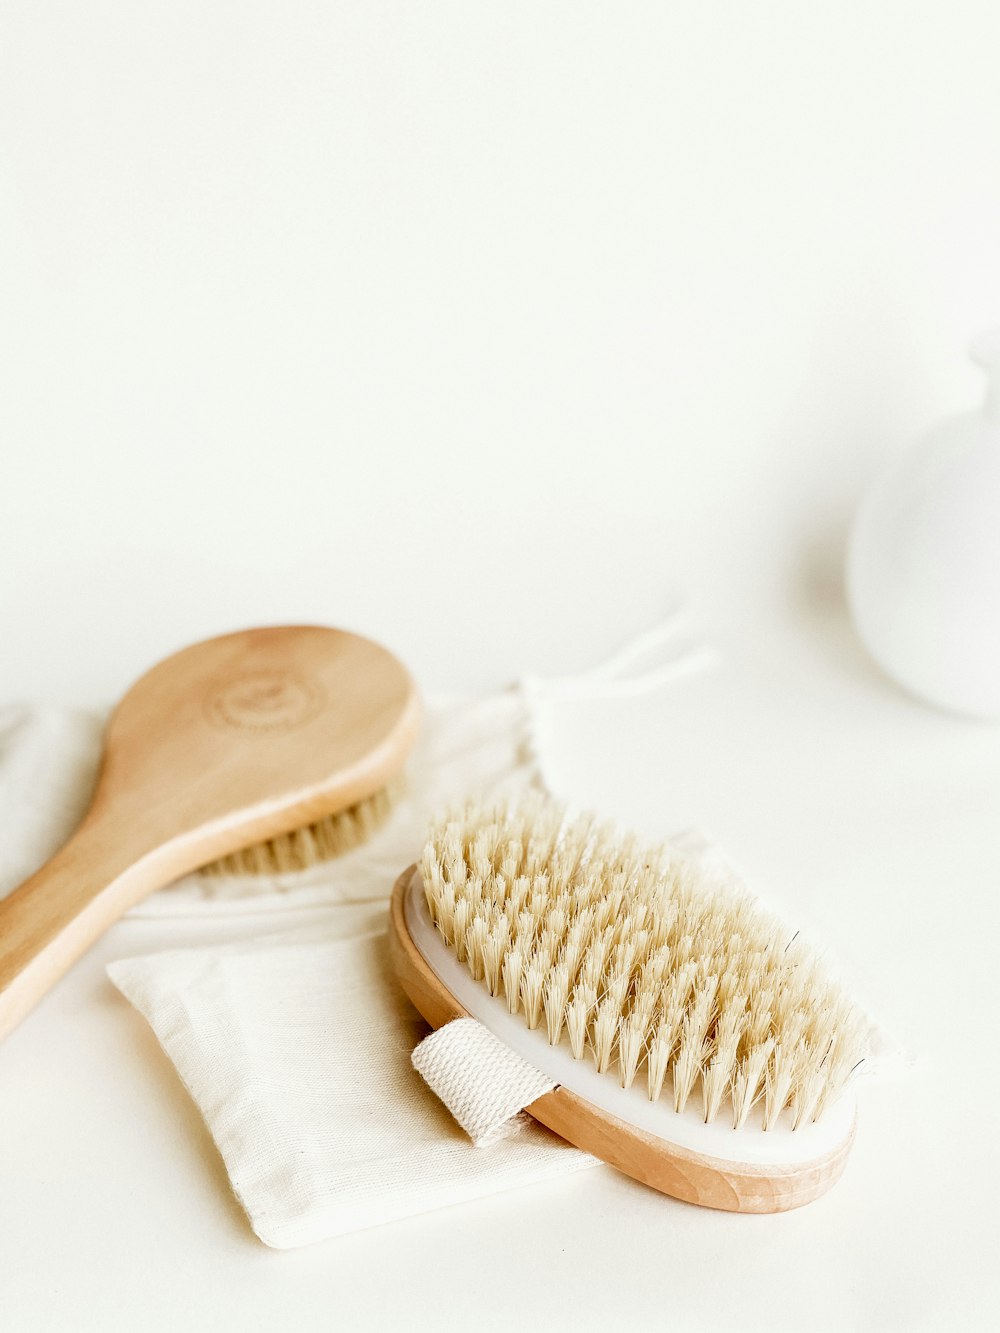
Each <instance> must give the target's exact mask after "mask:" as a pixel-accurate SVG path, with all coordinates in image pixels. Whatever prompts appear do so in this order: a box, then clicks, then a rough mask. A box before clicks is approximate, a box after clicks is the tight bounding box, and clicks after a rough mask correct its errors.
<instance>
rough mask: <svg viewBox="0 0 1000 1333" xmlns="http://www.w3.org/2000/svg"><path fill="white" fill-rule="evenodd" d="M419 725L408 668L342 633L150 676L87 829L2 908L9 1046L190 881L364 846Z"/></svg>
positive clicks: (313, 630) (236, 643)
mask: <svg viewBox="0 0 1000 1333" xmlns="http://www.w3.org/2000/svg"><path fill="white" fill-rule="evenodd" d="M418 725H419V704H418V700H417V695H416V690H415V688H414V685H413V681H412V680H411V678H410V676H409V673H408V672H407V671H406V669H405V668H404V667H403V666H402V664H401V663H400V662H399V661H397V659H396V658H395V657H393V656H392V654H391V653H389V652H388V651H386V649H384V648H382V647H380V646H379V645H378V644H376V643H372V642H371V641H370V640H368V639H363V638H360V637H359V636H358V635H355V634H348V633H346V632H344V631H342V630H335V629H325V628H319V627H315V626H281V627H275V628H266V629H255V630H246V631H243V632H241V633H237V634H226V635H223V636H222V637H220V638H217V639H208V640H206V641H205V642H203V643H198V644H195V645H193V646H192V647H190V648H185V649H184V650H183V651H181V652H179V653H176V654H175V655H174V656H172V657H169V658H167V659H166V660H165V661H163V662H161V663H160V664H159V665H158V666H155V667H153V669H152V670H151V671H149V672H148V673H147V674H146V675H145V676H143V677H142V678H141V679H140V680H139V681H137V682H136V684H135V685H133V686H132V688H131V690H129V692H128V693H127V694H126V695H125V697H124V698H123V699H122V701H121V703H120V704H119V705H118V707H117V709H116V710H115V712H114V714H113V716H112V718H111V720H110V722H109V723H108V728H107V732H106V735H105V750H104V758H103V762H102V765H101V771H100V775H99V778H98V782H97V788H96V791H95V793H94V798H93V802H92V804H91V806H90V809H89V810H88V812H87V814H86V816H85V817H84V819H83V822H82V823H81V825H80V827H79V828H78V829H77V831H76V832H75V833H74V834H73V836H72V838H71V839H70V840H69V842H68V843H66V845H65V846H64V847H63V848H62V849H61V850H60V851H59V852H57V853H56V855H55V856H54V857H53V858H52V859H51V860H50V861H49V862H48V863H47V864H46V865H44V866H43V867H42V868H41V869H40V870H39V871H38V872H37V873H36V874H35V875H33V876H32V877H31V878H30V879H29V880H27V881H26V882H25V883H24V884H22V885H21V886H20V887H19V888H17V889H15V890H14V892H13V893H11V894H10V895H9V896H8V897H7V898H6V899H4V900H3V901H0V1036H3V1035H4V1034H5V1033H7V1032H8V1031H10V1029H11V1028H12V1027H14V1025H15V1024H16V1023H17V1022H19V1021H20V1019H21V1018H22V1017H23V1016H24V1015H25V1013H27V1011H28V1010H29V1009H30V1008H31V1007H32V1005H33V1004H34V1003H35V1002H36V1001H37V1000H38V999H39V998H40V997H41V996H42V995H43V994H44V993H45V992H46V991H47V990H48V989H49V987H50V986H52V984H53V983H54V982H55V981H56V980H57V979H58V978H59V977H60V976H62V974H63V973H64V972H65V971H66V970H67V969H68V968H69V967H70V965H71V964H72V963H73V962H74V961H75V960H76V959H77V958H79V956H80V955H81V954H82V953H83V952H84V951H85V950H86V949H87V948H88V947H89V946H90V945H91V944H92V943H93V941H94V940H95V939H96V938H97V937H98V936H99V935H101V934H102V933H103V931H104V930H106V929H107V927H108V926H109V925H111V923H112V922H113V921H115V920H116V919H117V918H118V917H120V916H121V915H122V914H123V913H124V912H125V911H127V910H128V908H130V907H131V906H133V905H134V904H135V903H137V902H138V901H139V900H140V899H141V898H144V897H146V896H147V895H148V894H150V893H152V892H153V891H154V890H155V889H158V888H162V887H163V886H164V885H165V884H168V883H169V882H170V881H172V880H174V879H176V878H178V877H179V876H180V875H184V874H187V873H188V872H189V871H191V870H195V869H197V868H198V867H200V866H204V865H205V864H206V863H208V862H213V861H217V860H218V858H221V857H233V856H234V855H236V854H239V853H241V852H242V850H243V849H246V848H251V847H253V845H254V844H261V843H265V842H266V840H268V839H276V840H277V841H276V842H272V843H271V844H269V845H268V846H266V847H265V848H263V849H262V851H261V852H259V853H256V852H255V853H252V854H247V858H248V859H246V860H244V859H243V858H242V857H240V856H237V857H236V861H235V862H234V863H233V864H232V868H233V869H237V870H239V869H243V870H248V869H249V870H252V869H255V868H259V869H265V870H266V869H281V868H285V867H286V866H290V865H296V864H301V863H304V862H306V861H308V860H309V859H310V858H311V859H317V857H321V856H323V855H326V854H329V853H330V852H331V851H334V852H335V851H337V850H339V849H340V846H339V844H343V845H344V846H348V845H350V844H351V843H352V842H357V841H360V840H361V838H362V836H363V835H364V833H365V831H366V830H367V829H368V827H369V825H370V824H371V823H373V822H377V819H378V817H379V815H380V814H381V812H382V809H383V807H384V805H385V799H384V792H385V789H386V787H387V786H388V785H389V784H390V783H391V781H392V779H393V778H394V777H395V776H396V775H397V774H398V773H399V771H400V769H401V767H402V764H403V761H404V760H405V758H406V755H407V754H408V752H409V749H410V747H411V745H412V743H413V741H414V740H415V738H416V734H417V729H418ZM331 817H332V818H331ZM310 826H311V827H310ZM299 829H303V830H304V831H303V832H302V833H301V834H299V833H293V830H299ZM289 839H291V841H289ZM313 853H314V854H313ZM224 864H225V863H224Z"/></svg>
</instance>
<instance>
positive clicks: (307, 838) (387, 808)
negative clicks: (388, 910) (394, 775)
mask: <svg viewBox="0 0 1000 1333" xmlns="http://www.w3.org/2000/svg"><path fill="white" fill-rule="evenodd" d="M395 799H396V788H395V786H391V787H385V788H382V790H380V791H377V792H375V794H374V795H373V796H369V797H367V799H365V800H364V801H359V802H358V803H357V805H351V806H348V808H347V809H346V810H341V811H339V812H338V813H337V814H335V815H328V816H327V817H326V818H325V819H320V820H318V821H317V822H316V823H315V824H310V825H309V826H308V827H307V828H300V829H295V830H294V831H293V832H291V833H284V834H282V835H281V836H280V837H277V838H271V839H270V840H269V841H268V842H259V843H256V844H254V846H252V847H245V848H244V849H243V850H242V851H239V852H233V853H232V855H231V856H224V857H222V858H221V859H220V860H218V861H213V862H212V863H211V865H207V866H204V867H202V871H201V873H202V874H203V875H282V874H289V873H291V872H293V871H296V870H306V869H308V867H309V866H312V865H316V864H318V863H319V862H321V861H330V860H332V859H333V858H334V857H336V856H343V855H344V853H345V852H349V851H352V850H353V849H354V848H355V847H360V845H361V844H362V843H363V842H367V841H368V839H369V838H371V837H373V836H374V834H376V833H377V832H378V830H379V829H380V828H381V827H382V825H383V824H384V823H385V821H386V820H387V819H388V817H389V815H390V813H391V812H392V809H393V806H394V804H395Z"/></svg>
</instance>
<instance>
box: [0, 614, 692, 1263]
mask: <svg viewBox="0 0 1000 1333" xmlns="http://www.w3.org/2000/svg"><path fill="white" fill-rule="evenodd" d="M674 630H675V626H674V625H673V623H672V622H670V623H668V625H666V626H664V627H663V628H662V629H658V630H656V631H654V632H651V633H650V634H647V635H644V636H643V637H642V638H641V639H640V640H637V641H636V643H635V644H634V645H632V646H630V647H629V648H628V649H626V650H624V651H623V652H622V653H620V654H618V655H616V657H615V658H614V659H612V661H611V662H610V663H608V664H605V666H604V667H601V668H598V669H597V670H596V671H594V672H591V673H588V674H587V675H586V676H585V677H577V678H574V679H572V680H566V681H561V682H557V683H551V682H548V683H546V682H539V681H537V680H535V681H527V682H522V683H521V684H520V685H518V686H516V687H513V688H511V689H508V690H504V691H501V692H500V693H498V694H496V695H491V696H487V697H485V698H480V699H475V700H443V699H438V700H432V701H431V703H430V704H429V706H428V708H427V715H426V720H425V726H424V732H423V736H422V738H421V740H420V742H419V743H418V746H417V748H416V750H415V752H414V754H413V756H412V758H411V761H410V764H409V767H408V776H407V785H406V791H405V794H404V795H403V797H402V799H401V800H400V802H399V803H398V805H397V806H396V807H395V808H394V810H393V813H392V816H391V817H390V819H389V821H388V822H387V824H386V825H385V826H384V827H383V828H382V829H381V830H380V831H379V832H378V833H377V834H376V835H375V837H374V838H373V839H372V840H371V841H370V842H369V843H367V844H365V845H364V846H362V847H359V848H356V849H355V850H354V851H352V852H350V853H349V854H347V855H346V856H343V857H340V858H338V859H337V860H336V861H335V862H331V863H330V864H328V865H324V866H318V867H313V868H311V869H310V870H308V871H306V872H303V873H301V874H298V875H290V876H289V875H285V876H280V877H247V876H230V877H219V876H199V875H194V876H188V877H186V878H185V879H184V880H181V881H178V883H177V884H175V885H173V886H171V887H170V888H168V889H165V890H162V891H161V892H160V893H158V894H156V895H154V896H153V897H152V898H150V899H149V900H147V901H146V902H145V903H143V904H141V905H140V906H139V907H138V908H136V909H134V910H135V912H136V913H139V914H144V915H147V916H156V915H162V914H164V913H170V914H172V915H175V916H176V915H182V914H191V915H192V916H197V917H198V918H199V919H200V918H203V917H204V916H205V915H206V914H210V915H216V916H221V917H225V916H227V915H229V914H232V913H238V912H247V911H252V912H256V913H262V914H263V916H262V930H261V933H260V934H259V935H258V936H255V937H253V938H251V939H249V940H246V939H244V940H242V941H241V942H239V943H227V944H222V945H217V946H213V947H208V948H206V947H199V948H190V949H172V950H169V951H166V952H159V953H154V954H150V955H146V956H143V957H139V958H131V959H126V960H122V961H118V962H115V963H113V964H111V966H110V967H109V969H108V970H109V975H110V976H111V978H112V980H113V981H114V983H115V984H116V985H117V986H118V988H119V989H120V990H121V991H122V993H123V994H124V995H125V996H127V998H128V999H129V1000H130V1001H131V1002H132V1003H133V1004H134V1005H135V1006H136V1008H137V1009H138V1010H139V1011H140V1012H141V1013H142V1014H143V1015H144V1016H145V1018H146V1019H147V1020H148V1022H149V1023H150V1025H151V1026H152V1028H153V1029H154V1031H155V1032H156V1035H157V1037H158V1038H159V1040H160V1042H161V1044H162V1045H163V1048H164V1050H165V1051H166V1053H167V1054H168V1056H169V1057H170V1059H171V1060H172V1061H173V1063H174V1065H175V1066H176V1068H177V1071H178V1073H179V1075H180V1077H181V1079H182V1080H183V1081H184V1083H185V1085H186V1086H187V1088H188V1089H189V1091H190V1093H191V1095H192V1097H193V1098H194V1100H195V1102H196V1103H197V1105H198V1107H199V1109H200V1110H201V1113H202V1115H203V1116H204V1118H205V1120H206V1123H207V1124H208V1127H209V1129H210V1131H211V1133H212V1136H213V1138H214V1139H215V1142H216V1144H217V1145H218V1147H219V1150H220V1152H221V1154H222V1157H223V1159H224V1162H225V1165H226V1168H227V1171H228V1173H229V1177H230V1180H231V1183H232V1186H233V1189H234V1191H235V1193H236V1195H237V1197H238V1198H239V1200H240V1202H241V1203H242V1205H243V1207H244V1209H245V1210H246V1212H247V1215H248V1217H249V1220H250V1223H251V1225H252V1227H253V1229H254V1230H255V1232H256V1233H257V1235H258V1236H259V1237H260V1239H261V1240H263V1241H264V1242H265V1243H267V1244H269V1245H272V1246H276V1247H281V1248H284V1247H290V1246H296V1245H304V1244H308V1243H310V1242H313V1241H318V1240H321V1239H324V1238H328V1237H332V1236H335V1235H339V1234H342V1233H343V1232H346V1231H352V1230H359V1229H361V1228H364V1227H368V1226H373V1225H376V1224H378V1223H381V1222H386V1221H391V1220H394V1219H398V1218H401V1217H405V1216H409V1215H412V1214H415V1213H419V1212H424V1211H427V1210H429V1209H432V1208H436V1207H440V1206H443V1205H447V1204H454V1203H459V1202H461V1201H463V1200H466V1199H470V1198H474V1197H477V1196H481V1195H484V1194H487V1193H492V1192H495V1191H498V1190H502V1189H507V1188H511V1187H514V1186H519V1185H524V1184H528V1183H531V1182H533V1181H540V1180H544V1179H547V1178H550V1177H552V1176H555V1175H559V1174H562V1173H564V1172H568V1171H575V1170H579V1169H582V1168H584V1167H587V1166H591V1165H594V1160H593V1159H592V1158H590V1157H589V1156H587V1155H586V1154H584V1153H582V1152H579V1151H578V1150H577V1149H575V1148H572V1147H571V1146H569V1145H567V1144H565V1143H564V1142H562V1141H561V1140H559V1139H558V1138H556V1137H555V1136H554V1135H552V1134H550V1133H549V1132H548V1131H547V1130H545V1129H544V1128H542V1127H541V1126H540V1125H537V1124H536V1123H535V1122H533V1121H530V1120H528V1119H527V1118H525V1117H515V1118H514V1119H513V1121H511V1122H509V1121H508V1116H507V1115H506V1114H500V1115H498V1116H494V1117H493V1121H492V1122H491V1124H490V1125H489V1126H488V1127H487V1131H486V1132H484V1133H482V1134H477V1135H476V1137H477V1138H478V1139H480V1140H485V1143H484V1144H483V1146H480V1147H475V1146H473V1144H472V1142H470V1138H469V1137H467V1135H466V1134H465V1132H464V1131H463V1130H462V1128H461V1127H460V1126H459V1125H458V1124H457V1123H456V1121H455V1120H453V1119H452V1118H451V1116H450V1115H449V1114H448V1112H447V1111H446V1110H445V1108H444V1106H443V1105H442V1104H441V1102H440V1101H438V1099H437V1098H436V1097H435V1096H434V1095H433V1093H432V1092H431V1090H430V1089H429V1087H428V1086H427V1085H426V1084H425V1083H424V1082H423V1080H422V1079H421V1077H420V1076H419V1075H418V1073H417V1072H416V1070H415V1069H414V1068H413V1066H412V1064H411V1059H410V1057H411V1052H412V1051H413V1049H414V1047H415V1046H417V1045H418V1043H419V1042H420V1041H421V1039H422V1038H424V1037H425V1036H426V1034H427V1027H426V1025H425V1024H424V1023H423V1022H422V1020H421V1019H420V1018H419V1016H418V1015H417V1014H416V1012H415V1010H414V1009H413V1008H412V1006H411V1005H410V1003H409V1001H408V1000H407V999H406V997H405V996H404V995H403V993H402V991H401V990H400V989H399V987H398V986H397V985H396V983H395V981H394V979H393V978H392V977H391V975H390V973H389V968H388V963H387V958H386V941H385V927H384V922H385V913H386V902H387V897H388V893H389V891H390V889H391V886H392V883H393V880H394V878H395V877H396V875H397V874H398V873H399V872H400V871H401V870H402V869H403V868H404V867H405V866H406V865H407V864H409V863H410V862H411V861H412V860H414V859H415V857H416V856H417V855H418V854H419V850H420V848H421V845H422V841H423V837H424V833H425V829H426V825H427V822H428V819H429V817H430V816H431V814H432V813H433V812H434V811H435V810H438V809H440V808H441V807H442V806H443V805H447V804H448V803H449V802H450V801H452V800H455V799H464V798H466V797H469V796H476V795H479V794H482V795H489V796H496V795H501V794H515V793H516V792H517V791H519V790H523V789H525V788H526V787H529V786H533V785H534V786H542V787H546V788H551V778H550V771H551V759H552V755H551V743H550V731H551V727H550V708H551V704H552V702H553V700H554V699H556V698H561V697H581V695H590V696H598V695H604V696H612V697H613V696H614V695H616V694H634V693H635V692H637V691H638V690H642V689H650V688H655V687H658V686H659V685H661V684H664V683H666V682H668V681H670V680H672V679H673V678H674V677H675V676H677V675H680V674H684V673H686V672H687V671H690V670H694V669H697V668H698V667H700V666H703V665H705V664H706V662H707V661H708V660H709V657H708V655H707V653H706V652H705V650H703V649H696V650H694V651H693V652H692V651H691V649H690V648H688V647H686V646H682V645H678V642H677V639H676V637H675V633H674ZM651 654H653V655H655V656H656V657H657V659H658V660H657V662H656V664H655V665H654V666H653V667H652V668H647V669H645V670H644V671H643V672H641V673H640V672H637V671H636V670H635V669H634V668H635V664H636V662H637V661H639V660H641V659H643V658H647V657H649V656H650V655H651ZM99 729H100V722H99V720H98V719H94V718H89V717H86V716H84V715H80V714H72V713H69V712H65V711H61V712H59V713H58V714H57V713H56V712H54V711H52V710H48V711H46V710H42V711H41V712H37V711H36V712H34V713H32V714H30V715H24V714H22V715H15V714H13V713H8V714H4V715H0V774H3V773H6V774H7V775H8V777H10V776H11V775H12V774H13V778H11V781H10V782H8V787H15V786H16V787H17V788H18V789H19V790H20V788H21V787H22V785H25V784H27V785H30V787H31V789H32V791H33V793H34V796H33V806H32V811H33V812H34V817H33V818H28V817H27V815H26V816H25V819H24V823H25V828H26V829H27V830H30V831H31V833H32V838H31V843H30V847H27V848H21V849H14V851H11V849H10V848H8V849H6V855H4V854H3V852H4V849H3V848H0V893H3V892H5V891H7V890H9V889H10V888H11V887H13V884H14V883H15V882H17V880H18V879H20V878H21V877H23V875H24V874H27V873H28V872H29V871H30V870H31V869H32V868H33V863H37V861H40V860H41V859H43V858H44V856H45V855H47V854H49V853H50V852H51V851H52V850H53V849H54V847H55V846H57V845H58V843H59V842H60V841H62V840H63V839H64V838H65V837H66V836H67V834H68V832H69V831H70V829H71V828H72V825H73V822H74V821H75V819H77V818H79V815H80V813H81V811H82V809H83V806H84V804H85V799H86V792H87V791H88V790H89V787H90V785H91V784H92V782H93V776H94V768H95V765H96V758H97V744H98V742H97V738H98V735H99ZM60 756H62V758H63V762H60ZM3 790H4V789H3V787H2V786H0V792H2V791H3ZM46 809H48V810H50V811H51V813H52V820H51V826H50V827H49V828H48V829H47V830H46V828H45V827H44V826H45V824H46V821H45V819H44V818H43V817H42V815H41V814H39V813H38V812H44V811H45V810H46ZM32 811H29V812H27V813H28V814H31V813H32ZM7 827H8V829H12V830H13V834H14V841H16V834H17V829H16V827H15V826H13V825H8V826H7ZM46 831H47V832H48V833H49V834H50V835H51V836H50V837H49V838H48V839H47V838H46V837H45V833H46ZM5 841H8V842H10V841H11V838H10V837H9V836H8V838H7V839H5ZM47 841H48V842H49V844H50V845H49V846H46V845H45V843H46V842H47ZM15 877H16V878H15ZM302 908H307V909H311V910H310V911H309V912H308V913H307V915H308V917H309V920H308V921H306V922H303V923H302V924H299V925H295V926H292V927H289V920H292V921H294V920H295V918H296V916H297V915H298V913H297V912H296V911H295V909H302ZM518 1087H519V1089H520V1090H521V1091H522V1092H523V1085H520V1084H519V1085H518ZM514 1100H515V1101H516V1100H517V1098H516V1097H515V1098H514ZM526 1100H530V1098H525V1097H522V1098H521V1102H520V1104H521V1105H524V1104H525V1101H526ZM508 1109H511V1110H519V1109H520V1108H519V1107H515V1106H514V1105H513V1102H512V1103H511V1107H510V1108H508Z"/></svg>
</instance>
